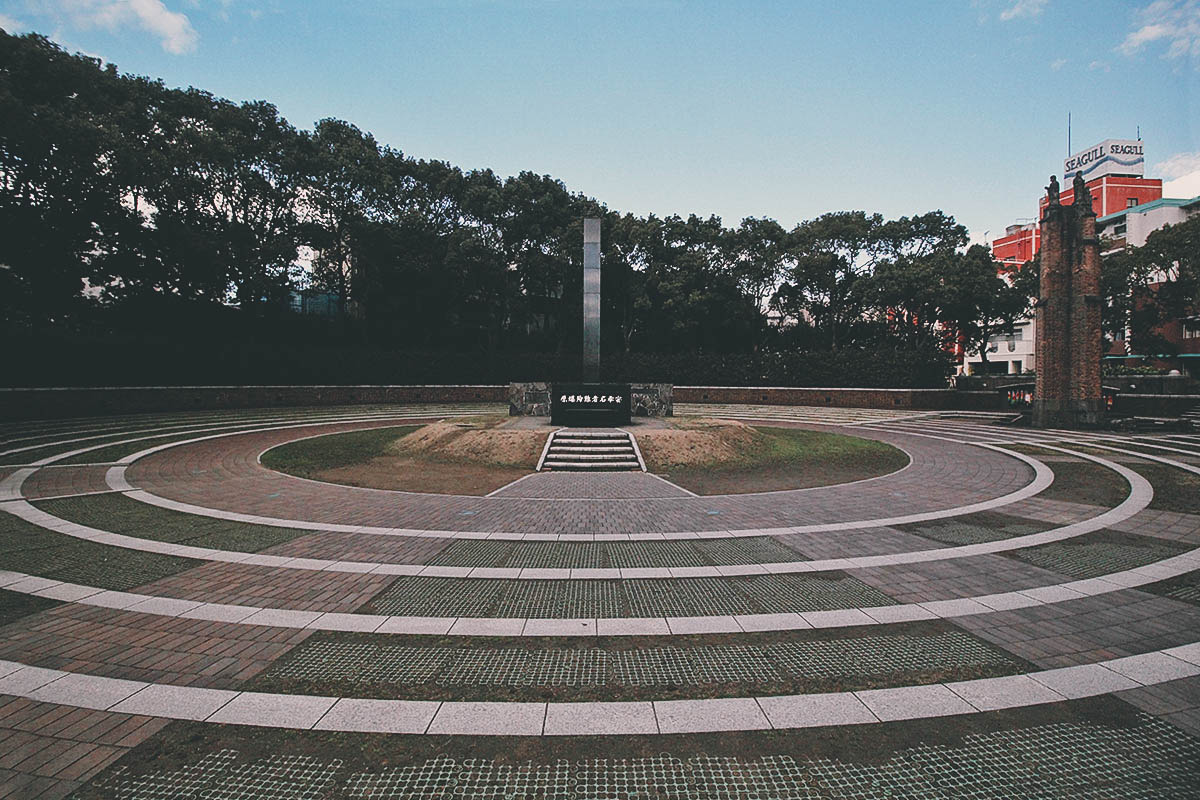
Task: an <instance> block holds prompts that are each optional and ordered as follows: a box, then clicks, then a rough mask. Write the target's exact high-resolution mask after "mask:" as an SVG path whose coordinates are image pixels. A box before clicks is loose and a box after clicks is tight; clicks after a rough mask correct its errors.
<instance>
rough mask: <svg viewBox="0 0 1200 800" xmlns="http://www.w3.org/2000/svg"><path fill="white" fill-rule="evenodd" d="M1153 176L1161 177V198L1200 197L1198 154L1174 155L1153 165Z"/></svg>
mask: <svg viewBox="0 0 1200 800" xmlns="http://www.w3.org/2000/svg"><path fill="white" fill-rule="evenodd" d="M1151 174H1153V175H1161V176H1162V177H1163V178H1164V180H1163V197H1196V196H1198V195H1200V152H1195V153H1176V154H1175V155H1173V156H1171V157H1170V158H1168V159H1167V160H1166V161H1162V162H1159V163H1158V164H1155V165H1154V170H1153V172H1152V173H1151Z"/></svg>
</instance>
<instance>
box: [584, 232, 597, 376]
mask: <svg viewBox="0 0 1200 800" xmlns="http://www.w3.org/2000/svg"><path fill="white" fill-rule="evenodd" d="M583 380H584V382H585V383H596V382H597V381H599V380H600V220H598V219H584V221H583Z"/></svg>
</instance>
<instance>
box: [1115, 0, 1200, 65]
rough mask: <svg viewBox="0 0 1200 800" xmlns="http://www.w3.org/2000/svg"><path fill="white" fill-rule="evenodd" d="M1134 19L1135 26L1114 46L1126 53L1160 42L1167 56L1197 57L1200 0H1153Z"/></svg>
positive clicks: (1198, 52)
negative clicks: (1135, 20)
mask: <svg viewBox="0 0 1200 800" xmlns="http://www.w3.org/2000/svg"><path fill="white" fill-rule="evenodd" d="M1136 19H1137V23H1136V24H1137V25H1138V27H1137V28H1136V29H1135V30H1133V31H1132V32H1131V33H1130V34H1129V35H1128V36H1126V37H1125V41H1123V42H1121V45H1120V47H1118V48H1117V49H1118V50H1119V51H1121V52H1122V53H1124V54H1125V55H1127V56H1131V55H1134V54H1135V53H1138V52H1139V51H1141V49H1142V48H1143V47H1146V46H1147V45H1151V44H1156V43H1159V42H1162V43H1165V44H1166V45H1167V52H1166V53H1165V54H1164V56H1165V57H1166V58H1182V57H1185V56H1191V57H1193V58H1197V57H1200V0H1155V2H1153V3H1151V4H1150V5H1148V6H1146V7H1145V8H1143V9H1142V10H1141V11H1139V12H1137V15H1136Z"/></svg>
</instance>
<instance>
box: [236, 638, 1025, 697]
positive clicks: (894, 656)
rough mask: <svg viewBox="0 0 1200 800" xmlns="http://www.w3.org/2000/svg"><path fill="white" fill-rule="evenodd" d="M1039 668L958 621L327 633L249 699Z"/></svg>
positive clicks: (926, 680)
mask: <svg viewBox="0 0 1200 800" xmlns="http://www.w3.org/2000/svg"><path fill="white" fill-rule="evenodd" d="M1033 668H1034V667H1033V665H1032V664H1029V663H1027V662H1025V661H1023V660H1021V659H1018V658H1016V657H1014V656H1012V655H1010V654H1008V653H1006V652H1004V651H1003V650H1001V649H999V648H998V647H996V646H995V645H992V644H990V643H988V642H985V641H984V640H982V639H980V638H978V637H976V636H974V635H972V634H970V633H968V632H966V631H963V630H961V629H958V628H956V627H955V626H953V625H952V624H950V623H946V622H940V621H936V622H919V623H904V624H897V625H892V626H889V627H888V628H887V630H886V631H883V630H877V629H864V628H857V629H854V628H850V629H833V630H824V631H814V630H805V631H786V632H772V633H755V634H738V635H707V636H680V637H670V638H669V639H667V638H663V637H647V636H638V637H599V638H578V637H575V638H561V637H559V638H556V637H528V638H521V637H518V638H515V639H514V638H508V639H497V638H488V637H471V638H468V639H463V638H462V637H441V636H413V637H404V639H402V640H399V641H397V638H396V637H394V636H386V635H378V634H353V633H318V634H315V635H314V636H312V637H309V638H308V639H306V640H305V642H304V643H302V644H301V645H298V646H297V647H296V648H294V649H293V650H291V651H290V652H289V653H287V654H286V655H285V656H283V657H282V658H280V659H279V660H278V661H276V662H275V663H274V664H273V665H272V666H271V667H270V668H269V669H268V670H267V671H266V672H264V673H262V674H260V675H259V676H258V677H256V678H255V679H254V680H253V681H251V683H249V684H248V685H247V686H246V687H245V688H247V689H252V690H254V691H261V692H280V693H284V694H311V695H321V696H349V697H374V698H381V699H391V698H405V699H414V700H474V701H486V700H503V701H514V702H522V701H538V702H541V701H549V702H588V701H633V700H652V699H660V700H662V699H688V698H692V699H696V698H707V697H749V696H754V695H771V694H796V693H818V692H838V691H855V690H859V689H877V688H887V687H893V686H906V685H912V684H930V683H940V682H945V681H953V680H970V679H974V678H985V677H998V676H1001V675H1012V674H1017V673H1020V672H1027V671H1029V670H1030V669H1033Z"/></svg>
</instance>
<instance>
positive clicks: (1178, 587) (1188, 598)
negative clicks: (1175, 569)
mask: <svg viewBox="0 0 1200 800" xmlns="http://www.w3.org/2000/svg"><path fill="white" fill-rule="evenodd" d="M1138 589H1139V590H1141V591H1146V592H1150V593H1151V594H1157V595H1160V596H1162V597H1169V598H1171V599H1172V600H1179V601H1181V602H1184V603H1190V604H1191V605H1194V606H1200V570H1196V571H1192V572H1188V573H1185V574H1183V575H1176V576H1175V577H1174V578H1168V579H1167V580H1165V581H1158V582H1157V583H1151V584H1147V585H1145V586H1139V587H1138Z"/></svg>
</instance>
